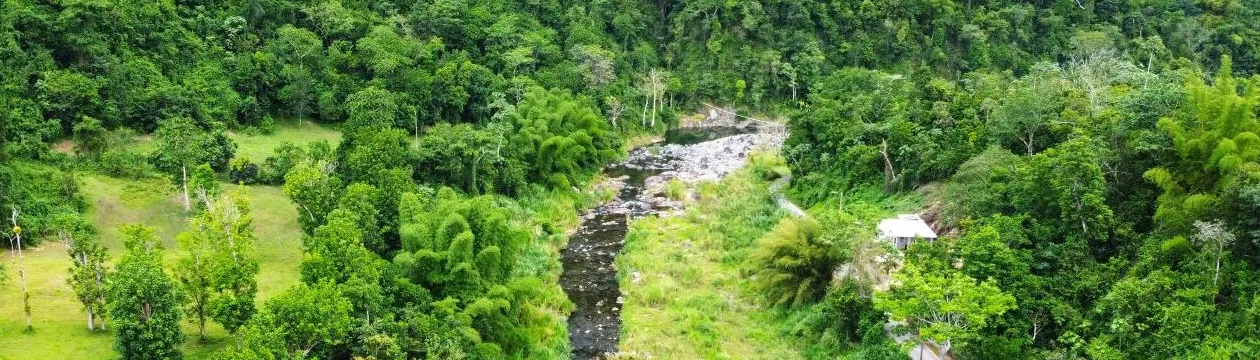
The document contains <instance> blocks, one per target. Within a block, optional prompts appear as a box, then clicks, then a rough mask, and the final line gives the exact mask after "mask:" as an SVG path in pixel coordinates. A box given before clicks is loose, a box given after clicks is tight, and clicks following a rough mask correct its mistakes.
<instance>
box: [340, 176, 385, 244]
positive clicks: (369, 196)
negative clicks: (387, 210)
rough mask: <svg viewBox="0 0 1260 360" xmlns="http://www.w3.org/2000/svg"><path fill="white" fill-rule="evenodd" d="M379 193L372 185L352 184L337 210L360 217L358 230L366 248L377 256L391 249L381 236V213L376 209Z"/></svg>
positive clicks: (347, 188) (342, 197)
mask: <svg viewBox="0 0 1260 360" xmlns="http://www.w3.org/2000/svg"><path fill="white" fill-rule="evenodd" d="M378 193H379V192H378V191H377V190H376V188H375V187H373V186H372V185H368V184H364V183H353V184H350V186H347V187H346V190H345V193H344V194H342V195H341V200H340V202H339V203H338V205H337V208H338V209H345V210H348V211H350V212H351V213H354V214H355V215H357V216H358V220H359V223H358V229H359V231H361V232H362V234H363V246H364V247H366V248H368V249H369V250H372V251H374V252H376V253H377V254H385V253H387V252H388V250H389V249H388V248H387V247H386V246H385V239H384V238H383V237H382V236H383V234H381V224H380V219H379V218H380V211H379V210H377V209H376V199H377V198H378V197H379V196H380V195H379V194H378Z"/></svg>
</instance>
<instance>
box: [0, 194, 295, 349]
mask: <svg viewBox="0 0 1260 360" xmlns="http://www.w3.org/2000/svg"><path fill="white" fill-rule="evenodd" d="M83 180H84V187H83V189H84V193H85V195H86V196H87V197H88V199H89V201H91V204H92V211H91V213H90V214H89V215H90V216H91V218H92V219H93V220H94V221H95V222H96V225H97V226H98V227H99V228H100V231H101V241H102V243H103V244H105V246H106V247H108V248H109V250H110V255H111V258H113V259H117V257H118V256H119V254H121V253H122V245H121V244H122V240H121V235H120V234H119V233H118V230H117V228H118V225H121V224H124V223H132V222H140V223H144V224H147V225H149V226H154V227H156V228H157V229H158V234H159V236H161V238H162V239H163V242H164V243H165V245H166V247H167V250H166V255H167V258H168V259H171V260H168V261H173V259H174V258H175V257H176V256H178V255H179V250H178V247H177V246H176V243H175V235H176V234H178V233H179V232H181V231H183V229H184V227H185V226H186V224H187V220H186V218H185V217H184V211H183V204H182V200H181V198H180V197H179V193H178V192H176V191H175V189H174V187H173V186H171V185H169V184H168V183H167V181H165V180H161V179H157V180H150V181H129V180H119V179H114V178H109V177H103V176H85V177H83ZM223 186H224V188H227V187H229V186H232V185H228V184H223ZM248 189H249V195H250V198H251V200H252V204H251V205H252V206H253V210H254V211H253V215H254V231H255V234H256V235H257V236H258V244H257V249H258V257H259V265H260V267H261V270H260V272H259V276H258V287H259V300H260V302H261V300H262V299H267V298H269V297H270V296H272V295H274V294H276V293H278V292H279V291H280V290H283V289H285V288H287V287H289V286H290V285H293V284H296V283H297V282H298V264H299V263H300V262H301V258H302V250H301V242H302V240H301V239H302V238H301V230H300V228H299V227H298V225H297V210H296V209H295V208H294V207H293V205H292V203H291V202H289V199H288V198H287V197H286V196H285V195H284V193H283V192H282V191H281V190H280V189H279V188H278V187H273V186H249V187H248ZM25 259H26V275H27V284H28V287H29V289H30V292H31V304H32V305H31V308H32V316H31V317H32V320H33V323H34V326H35V332H34V333H33V334H22V332H21V331H22V329H23V328H24V327H25V316H24V315H23V313H22V308H21V301H22V298H21V291H20V290H19V288H18V285H17V283H16V279H13V280H15V281H11V282H10V284H8V285H6V286H5V287H4V288H3V289H0V304H3V305H4V306H2V307H0V359H10V360H19V359H58V358H78V359H109V358H114V357H116V356H117V355H116V354H115V353H114V350H113V334H112V332H105V333H90V332H88V331H87V330H86V326H87V325H86V321H87V320H86V315H84V313H83V311H82V308H81V306H80V304H79V303H78V302H77V301H76V300H75V299H74V292H73V290H72V289H71V288H70V286H69V285H68V284H67V283H66V270H67V269H68V268H69V267H70V259H69V258H68V257H67V256H66V253H65V246H63V245H62V244H60V243H57V242H55V241H46V242H45V243H44V244H43V245H42V246H40V247H38V248H32V249H28V250H26V251H25ZM6 260H7V259H6ZM196 331H197V330H196V327H195V326H194V325H193V324H191V323H185V325H184V332H185V333H186V334H189V341H188V344H187V345H186V346H185V347H184V351H185V354H186V355H188V357H189V358H192V359H199V358H206V357H208V356H209V355H210V354H211V353H213V351H214V350H216V349H218V348H219V347H220V346H222V345H223V344H225V340H226V339H227V337H228V334H227V333H226V332H225V331H224V330H223V329H222V328H219V327H218V326H213V325H212V326H209V327H208V332H209V336H210V342H209V343H206V344H199V343H197V342H196V340H195V339H196V336H195V334H196Z"/></svg>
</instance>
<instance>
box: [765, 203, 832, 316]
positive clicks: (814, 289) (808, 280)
mask: <svg viewBox="0 0 1260 360" xmlns="http://www.w3.org/2000/svg"><path fill="white" fill-rule="evenodd" d="M820 232H821V230H820V229H819V225H818V223H817V222H814V221H812V220H808V219H798V218H795V217H788V218H784V219H783V220H782V221H780V222H779V224H778V225H777V226H775V228H774V230H771V231H770V233H769V234H766V236H765V237H763V238H762V239H761V241H760V243H759V244H757V248H756V250H754V252H753V253H752V256H751V258H750V262H751V264H752V267H753V269H754V270H753V271H754V273H755V274H756V278H755V280H753V283H754V284H755V285H756V286H757V289H758V291H759V292H760V293H761V294H762V296H763V297H765V299H766V302H767V303H769V304H771V305H778V306H782V305H789V306H801V305H805V304H808V303H812V302H814V301H816V300H818V299H820V298H821V297H822V296H823V295H824V294H825V293H826V290H827V284H828V283H830V282H831V273H832V271H833V270H835V268H836V267H837V266H839V265H840V262H841V261H843V260H844V258H843V256H842V254H841V253H840V251H839V248H838V247H837V246H836V244H833V243H828V242H825V241H821V240H820V238H819V235H820Z"/></svg>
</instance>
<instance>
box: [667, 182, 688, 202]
mask: <svg viewBox="0 0 1260 360" xmlns="http://www.w3.org/2000/svg"><path fill="white" fill-rule="evenodd" d="M665 196H668V197H669V198H670V199H671V200H676V201H682V200H683V198H685V197H686V196H687V185H686V184H683V182H682V181H681V180H678V179H670V180H669V182H668V183H666V184H665Z"/></svg>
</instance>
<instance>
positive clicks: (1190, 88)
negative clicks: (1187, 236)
mask: <svg viewBox="0 0 1260 360" xmlns="http://www.w3.org/2000/svg"><path fill="white" fill-rule="evenodd" d="M1229 65H1230V60H1229V58H1228V57H1226V58H1224V59H1223V60H1222V68H1221V74H1220V75H1219V76H1217V77H1216V79H1215V80H1214V82H1213V84H1211V85H1208V84H1205V83H1203V82H1202V81H1201V80H1199V79H1197V78H1192V79H1191V80H1190V82H1189V83H1188V84H1187V85H1186V89H1187V92H1188V93H1189V99H1190V100H1189V103H1188V104H1187V106H1186V107H1185V108H1183V109H1182V110H1181V111H1179V112H1177V113H1174V114H1171V115H1172V116H1170V117H1166V118H1162V119H1160V121H1159V128H1160V129H1161V130H1163V131H1164V132H1165V133H1167V134H1168V136H1169V138H1171V140H1172V145H1173V149H1174V150H1175V153H1176V158H1175V160H1176V161H1175V162H1171V163H1170V164H1168V165H1165V166H1158V167H1155V168H1152V169H1150V170H1148V171H1147V172H1146V173H1145V174H1144V175H1143V176H1144V177H1145V178H1146V179H1147V180H1149V181H1150V182H1151V183H1154V184H1155V185H1156V186H1158V187H1159V188H1160V189H1161V190H1163V193H1162V194H1161V195H1160V197H1159V208H1158V209H1157V210H1156V212H1155V219H1156V220H1158V221H1160V223H1161V225H1162V226H1164V227H1166V228H1168V229H1169V230H1172V231H1187V230H1189V229H1190V224H1191V223H1193V222H1194V221H1195V220H1203V219H1209V218H1211V217H1213V216H1220V215H1221V214H1219V213H1218V212H1217V210H1216V209H1218V208H1219V206H1218V202H1217V194H1216V193H1217V192H1218V191H1220V190H1221V189H1223V188H1225V187H1226V186H1228V185H1229V184H1230V183H1231V182H1232V181H1236V177H1240V176H1248V175H1246V174H1248V173H1250V174H1255V173H1258V172H1260V165H1257V161H1258V160H1260V137H1257V135H1256V134H1260V120H1257V117H1256V113H1255V111H1253V108H1254V107H1255V104H1256V102H1257V101H1258V100H1257V98H1258V95H1257V92H1256V91H1255V88H1256V86H1257V85H1255V84H1254V83H1253V81H1248V80H1242V79H1235V78H1234V77H1233V74H1232V72H1231V69H1230V67H1229ZM1240 90H1241V91H1240ZM1251 176H1254V175H1251Z"/></svg>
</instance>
